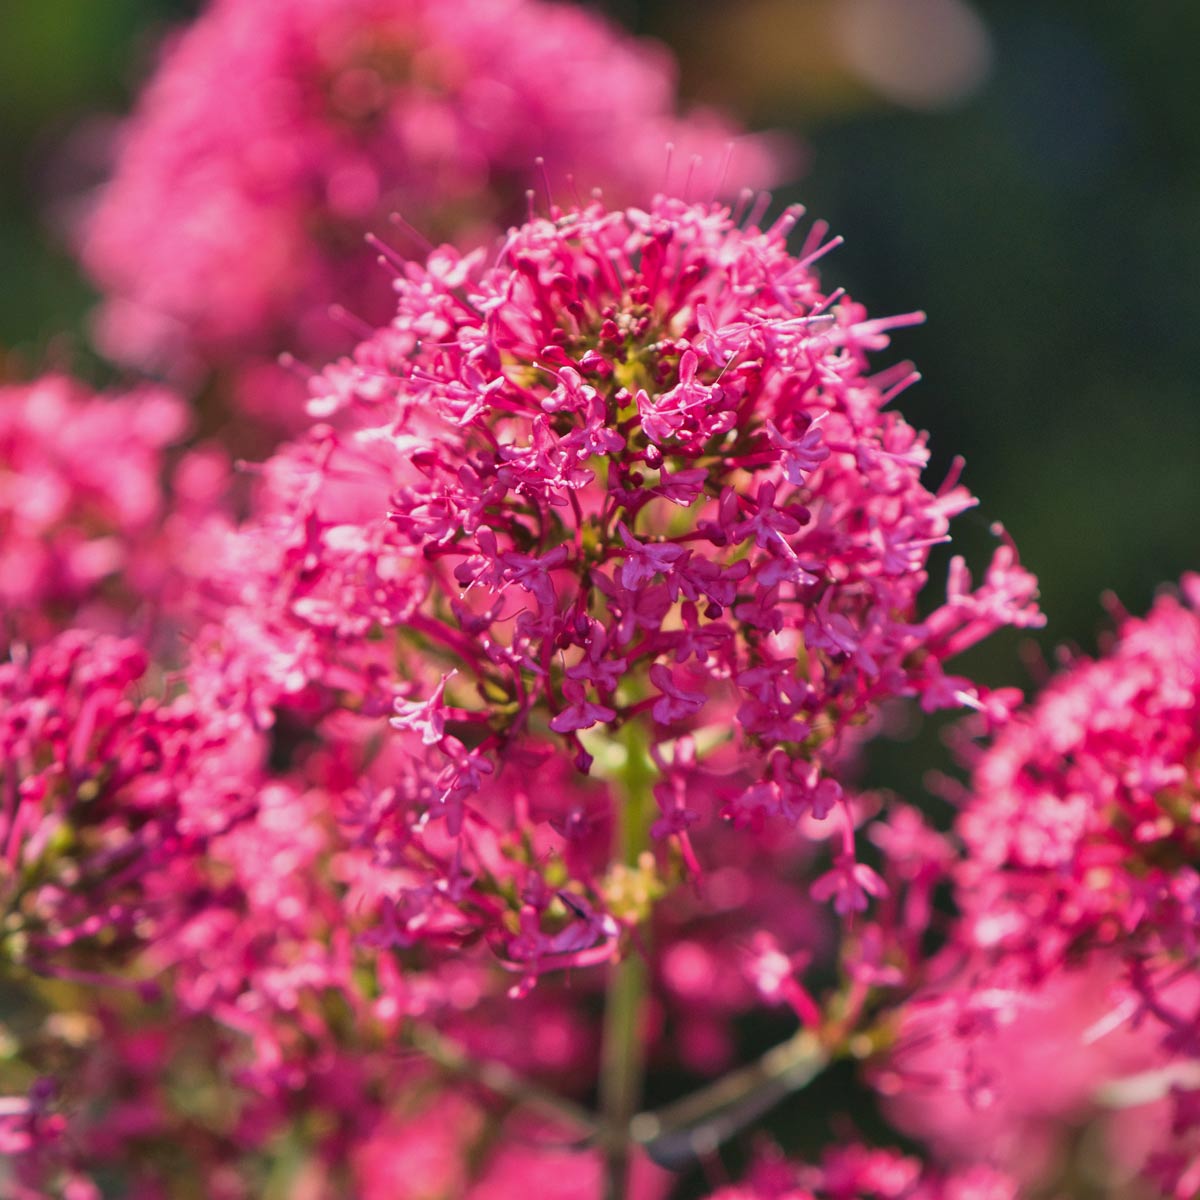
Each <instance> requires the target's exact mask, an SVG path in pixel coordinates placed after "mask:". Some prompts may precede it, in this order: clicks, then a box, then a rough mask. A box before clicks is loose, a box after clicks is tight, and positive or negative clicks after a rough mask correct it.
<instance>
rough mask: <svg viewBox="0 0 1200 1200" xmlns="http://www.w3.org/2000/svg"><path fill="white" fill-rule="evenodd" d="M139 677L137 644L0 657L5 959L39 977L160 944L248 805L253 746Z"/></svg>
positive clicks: (77, 637)
mask: <svg viewBox="0 0 1200 1200" xmlns="http://www.w3.org/2000/svg"><path fill="white" fill-rule="evenodd" d="M146 671H147V656H146V653H145V651H144V650H143V649H142V647H141V646H140V645H139V644H138V643H136V642H134V641H132V640H130V639H117V638H109V637H103V636H99V635H94V634H91V633H88V632H85V631H79V630H68V631H67V632H65V633H63V634H60V635H59V636H58V637H56V638H53V639H51V640H50V641H48V642H46V643H45V644H44V645H42V646H40V647H38V648H37V649H36V650H34V651H33V652H32V653H30V652H27V651H26V650H25V649H24V647H20V646H18V647H16V648H15V649H14V651H13V654H12V658H11V659H9V660H8V661H4V662H0V794H2V795H3V796H4V797H5V804H4V812H3V815H2V816H0V844H3V846H4V857H3V860H2V861H0V902H2V903H3V904H4V906H5V909H6V912H7V914H8V916H7V919H6V923H5V934H4V940H3V943H0V958H2V959H4V960H7V961H8V962H10V963H13V964H17V965H19V966H20V967H21V968H22V969H23V970H25V971H28V972H30V973H32V974H34V975H62V976H63V977H65V978H67V979H76V978H77V979H79V980H80V981H82V982H88V981H92V982H95V981H97V980H99V979H101V978H102V976H103V975H110V974H111V975H115V974H116V972H117V971H118V970H119V969H120V967H121V966H122V964H124V963H126V962H128V960H129V958H130V957H132V956H133V955H134V954H136V953H139V952H140V951H142V950H143V949H145V947H146V946H148V945H149V944H151V943H152V942H154V941H156V940H158V939H160V938H162V937H164V936H166V933H167V932H168V931H169V930H171V929H173V928H174V927H175V926H176V925H177V924H178V923H179V922H180V921H181V920H182V919H183V917H184V915H185V914H186V913H187V911H188V894H189V887H190V885H191V883H192V882H193V872H194V868H195V864H196V862H197V860H198V857H199V855H200V854H201V853H202V852H203V850H204V848H205V846H206V845H207V844H208V842H209V841H210V839H212V838H213V837H216V836H218V835H220V834H222V833H224V832H225V831H227V830H228V829H229V828H231V827H232V826H233V825H235V824H236V823H237V822H238V821H239V820H241V819H243V818H244V817H245V816H246V814H247V813H248V812H249V811H250V810H251V807H252V805H253V795H254V791H253V781H254V777H255V768H256V766H257V764H258V756H257V748H256V746H255V745H254V743H253V742H252V741H249V740H248V739H247V737H246V735H244V734H241V733H234V732H231V731H230V730H229V729H228V728H227V727H226V726H225V724H224V723H221V724H219V725H217V724H212V723H210V722H208V721H206V720H205V719H204V718H203V717H202V715H201V714H200V713H199V712H198V711H197V709H196V706H195V705H194V704H193V702H192V701H191V700H190V699H189V698H187V697H180V698H179V699H177V700H174V701H171V702H161V703H160V702H156V701H154V700H151V699H143V698H140V697H139V695H138V686H139V684H140V682H141V681H142V679H143V676H144V675H145V673H146ZM100 949H102V953H97V950H100ZM93 966H94V971H93ZM95 972H99V974H96V973H95Z"/></svg>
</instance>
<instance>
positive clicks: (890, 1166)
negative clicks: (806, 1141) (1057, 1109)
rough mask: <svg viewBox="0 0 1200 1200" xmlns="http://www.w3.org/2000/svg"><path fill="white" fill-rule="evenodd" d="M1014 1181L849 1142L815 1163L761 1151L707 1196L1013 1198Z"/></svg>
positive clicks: (749, 1199)
mask: <svg viewBox="0 0 1200 1200" xmlns="http://www.w3.org/2000/svg"><path fill="white" fill-rule="evenodd" d="M1017 1195H1018V1192H1017V1189H1016V1185H1015V1183H1014V1181H1013V1180H1012V1179H1011V1178H1009V1177H1008V1176H1006V1175H1004V1174H1003V1173H1001V1172H998V1171H994V1170H991V1169H989V1168H987V1167H968V1168H965V1169H963V1170H961V1171H957V1172H952V1173H950V1174H938V1173H936V1172H933V1171H929V1170H927V1169H923V1168H922V1164H921V1162H920V1160H919V1159H916V1158H911V1157H908V1156H905V1155H902V1154H899V1153H897V1152H895V1151H892V1150H874V1149H870V1148H868V1147H866V1146H861V1145H857V1144H854V1143H851V1144H849V1145H845V1146H842V1147H839V1148H838V1149H837V1150H834V1151H830V1152H829V1153H828V1154H827V1155H826V1156H825V1158H824V1159H823V1160H822V1162H821V1163H820V1165H819V1166H809V1165H802V1164H796V1163H790V1162H788V1161H787V1160H786V1159H784V1158H783V1156H782V1155H780V1154H778V1153H777V1152H774V1151H771V1152H768V1153H765V1154H763V1155H761V1156H760V1158H759V1160H758V1162H756V1163H755V1164H754V1166H753V1167H752V1169H751V1171H750V1174H749V1176H748V1178H747V1179H746V1181H745V1182H744V1183H741V1184H737V1185H734V1186H732V1187H726V1188H721V1189H720V1190H719V1191H716V1192H714V1193H713V1194H712V1196H711V1198H710V1200H1016V1197H1017Z"/></svg>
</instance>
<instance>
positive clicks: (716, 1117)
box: [630, 1029, 830, 1171]
mask: <svg viewBox="0 0 1200 1200" xmlns="http://www.w3.org/2000/svg"><path fill="white" fill-rule="evenodd" d="M829 1061H830V1053H829V1051H828V1049H826V1047H825V1046H824V1045H823V1044H822V1043H821V1040H820V1038H818V1037H817V1035H816V1034H814V1033H813V1032H811V1031H810V1030H807V1029H801V1030H800V1031H799V1032H797V1033H796V1034H794V1035H793V1036H792V1037H790V1038H789V1039H788V1040H787V1041H786V1042H782V1043H780V1044H779V1045H778V1046H774V1047H773V1048H772V1049H770V1050H768V1051H767V1053H766V1054H764V1055H763V1056H762V1057H761V1058H760V1059H758V1060H757V1061H755V1062H752V1063H749V1064H747V1065H746V1066H744V1067H739V1068H738V1069H737V1070H735V1071H731V1072H730V1073H729V1074H728V1075H724V1076H722V1077H721V1078H720V1079H718V1080H716V1082H714V1083H711V1084H709V1085H708V1087H704V1088H701V1089H700V1090H699V1091H697V1092H692V1093H691V1094H690V1095H688V1096H685V1097H684V1098H683V1099H682V1100H678V1101H676V1102H675V1103H674V1104H669V1105H668V1106H667V1107H666V1108H661V1109H659V1110H658V1111H656V1112H644V1113H639V1114H638V1115H637V1116H636V1117H634V1118H633V1120H632V1121H631V1123H630V1132H631V1136H632V1138H633V1141H634V1142H635V1144H637V1145H639V1146H641V1147H642V1148H643V1149H644V1150H645V1151H646V1153H647V1154H648V1155H649V1156H650V1158H651V1159H653V1160H654V1161H655V1162H656V1163H658V1165H659V1166H661V1167H666V1168H667V1169H668V1170H675V1171H678V1170H682V1169H683V1168H685V1167H687V1166H689V1165H691V1164H692V1163H694V1162H695V1161H697V1160H698V1159H703V1158H705V1157H707V1156H708V1155H710V1154H712V1153H714V1152H715V1151H716V1150H717V1149H718V1148H719V1147H720V1146H721V1144H722V1143H723V1142H726V1141H728V1140H729V1138H731V1137H733V1136H734V1135H735V1134H737V1133H739V1132H740V1131H741V1130H743V1129H744V1128H746V1126H747V1125H750V1124H751V1123H752V1122H754V1121H757V1120H758V1119H759V1118H760V1117H762V1116H764V1115H765V1114H766V1113H767V1112H769V1111H770V1110H771V1109H772V1108H774V1107H775V1105H776V1104H778V1103H779V1102H780V1101H781V1100H783V1099H784V1098H785V1097H786V1096H788V1095H790V1094H791V1093H792V1092H795V1091H799V1090H800V1089H801V1088H803V1087H805V1086H806V1085H807V1084H808V1083H810V1082H811V1081H812V1080H813V1079H814V1078H816V1076H817V1075H819V1074H820V1073H821V1072H822V1071H823V1070H824V1069H825V1068H826V1067H827V1066H828V1065H829Z"/></svg>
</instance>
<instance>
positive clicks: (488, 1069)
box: [408, 1023, 597, 1144]
mask: <svg viewBox="0 0 1200 1200" xmlns="http://www.w3.org/2000/svg"><path fill="white" fill-rule="evenodd" d="M408 1037H409V1041H410V1042H411V1043H412V1046H413V1049H415V1050H418V1051H420V1053H422V1054H424V1055H425V1057H426V1058H428V1059H429V1060H430V1061H431V1062H434V1063H436V1064H437V1065H438V1066H439V1067H441V1068H442V1070H444V1071H447V1072H449V1073H450V1074H452V1075H461V1076H462V1077H463V1078H466V1079H470V1080H472V1081H473V1082H475V1083H477V1084H479V1085H480V1086H481V1087H484V1088H486V1089H487V1090H488V1091H489V1092H494V1093H495V1094H496V1095H497V1096H503V1097H504V1098H505V1099H506V1100H511V1101H512V1102H513V1103H514V1104H521V1105H524V1106H525V1107H526V1108H528V1109H530V1110H531V1111H533V1112H537V1113H541V1114H542V1115H543V1116H546V1117H550V1118H551V1119H552V1120H554V1121H556V1122H558V1123H562V1124H567V1125H571V1126H574V1127H575V1128H576V1129H577V1130H578V1134H579V1142H580V1143H581V1144H582V1143H586V1142H588V1141H590V1140H591V1139H592V1138H593V1137H595V1136H596V1132H597V1130H596V1119H595V1117H594V1116H593V1115H592V1114H591V1113H590V1112H588V1111H587V1109H585V1108H581V1107H580V1106H579V1105H578V1104H575V1103H573V1102H572V1101H570V1100H568V1099H567V1098H566V1097H564V1096H559V1095H558V1094H557V1093H555V1092H551V1091H548V1090H546V1089H545V1088H542V1087H539V1086H538V1085H537V1084H536V1083H531V1082H530V1081H529V1080H528V1079H524V1078H522V1077H521V1076H520V1075H518V1074H517V1073H516V1072H515V1071H513V1070H511V1069H510V1068H509V1067H506V1066H505V1065H504V1064H503V1063H498V1062H491V1061H487V1060H483V1061H481V1060H479V1059H476V1058H473V1057H472V1056H471V1055H469V1054H468V1053H467V1051H466V1050H464V1049H463V1048H462V1047H461V1046H460V1045H459V1044H458V1043H457V1042H454V1041H452V1040H451V1039H450V1038H447V1037H444V1036H443V1035H442V1034H440V1033H438V1031H437V1030H436V1029H433V1028H432V1027H430V1026H428V1025H423V1024H419V1023H414V1024H413V1025H412V1026H411V1027H410V1028H409V1031H408Z"/></svg>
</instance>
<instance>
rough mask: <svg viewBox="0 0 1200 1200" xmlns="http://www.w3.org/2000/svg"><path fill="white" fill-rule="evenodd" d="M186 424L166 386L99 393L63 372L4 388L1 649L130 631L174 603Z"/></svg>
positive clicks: (0, 397)
mask: <svg viewBox="0 0 1200 1200" xmlns="http://www.w3.org/2000/svg"><path fill="white" fill-rule="evenodd" d="M186 426H187V412H186V409H185V408H184V406H183V404H182V402H181V401H180V400H178V399H177V398H176V397H175V396H172V395H170V394H169V393H167V392H165V391H163V390H162V389H160V388H153V387H144V388H139V389H136V390H133V391H130V392H128V393H126V394H123V395H113V396H106V395H94V394H92V393H91V392H89V391H88V390H87V389H86V388H84V387H83V386H82V385H80V384H77V383H75V382H74V381H72V380H70V379H68V378H67V377H65V376H61V375H47V376H45V377H43V378H41V379H39V380H36V381H35V382H33V383H28V384H11V385H9V386H7V387H2V388H0V647H3V646H4V645H6V644H7V642H8V640H9V639H12V638H22V639H28V640H35V641H36V640H37V639H39V638H41V637H44V636H46V635H47V634H49V633H52V632H55V631H57V630H58V629H61V628H63V627H64V626H65V625H68V624H91V625H94V626H97V627H100V628H107V629H120V628H121V627H122V626H123V625H124V624H125V623H126V622H127V621H128V619H129V618H130V616H131V615H133V614H135V613H136V612H137V611H138V610H139V609H141V610H143V611H145V610H147V609H149V608H151V607H153V606H154V605H156V604H157V603H158V602H159V601H160V600H161V599H162V591H163V588H164V587H165V586H166V584H167V576H168V575H169V573H170V561H171V558H172V555H171V554H170V553H169V552H168V550H167V547H166V545H165V544H164V537H165V536H166V534H167V533H168V532H169V530H168V529H165V528H164V517H165V515H166V498H165V494H164V473H165V460H166V455H167V451H168V448H169V447H170V446H171V445H172V444H173V443H175V442H177V441H178V440H179V439H180V438H181V437H182V436H183V434H184V432H185V430H186ZM179 515H182V514H179Z"/></svg>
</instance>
